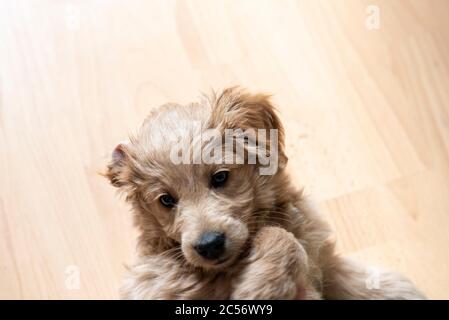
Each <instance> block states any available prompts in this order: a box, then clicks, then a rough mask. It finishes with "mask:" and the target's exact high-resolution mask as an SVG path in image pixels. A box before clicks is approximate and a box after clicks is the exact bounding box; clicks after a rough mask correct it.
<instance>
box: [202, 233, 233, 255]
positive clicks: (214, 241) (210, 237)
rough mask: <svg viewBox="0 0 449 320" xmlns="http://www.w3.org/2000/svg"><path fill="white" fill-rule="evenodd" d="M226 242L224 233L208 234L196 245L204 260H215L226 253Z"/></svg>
mask: <svg viewBox="0 0 449 320" xmlns="http://www.w3.org/2000/svg"><path fill="white" fill-rule="evenodd" d="M225 241H226V236H225V235H224V233H221V232H206V233H204V234H203V235H202V236H201V238H200V240H199V241H198V243H197V244H196V245H195V250H196V252H198V253H199V254H200V256H202V257H203V258H204V259H208V260H215V259H217V258H219V257H220V256H221V255H222V254H223V252H224V251H225Z"/></svg>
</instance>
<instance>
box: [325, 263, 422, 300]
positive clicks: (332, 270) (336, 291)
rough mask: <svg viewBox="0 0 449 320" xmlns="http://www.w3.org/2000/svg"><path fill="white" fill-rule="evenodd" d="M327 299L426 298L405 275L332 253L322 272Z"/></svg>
mask: <svg viewBox="0 0 449 320" xmlns="http://www.w3.org/2000/svg"><path fill="white" fill-rule="evenodd" d="M323 289H324V297H325V298H326V299H425V296H424V295H423V294H422V293H421V292H420V291H419V290H418V289H417V288H416V287H415V286H414V285H413V283H411V282H410V281H409V280H408V279H406V278H405V277H403V276H401V275H399V274H397V273H394V272H389V271H381V270H376V269H372V270H371V269H368V268H366V267H363V266H361V265H359V264H357V263H356V262H353V261H351V260H349V259H347V258H343V257H333V258H332V261H331V263H330V264H329V266H328V267H327V268H326V269H325V272H324V288H323Z"/></svg>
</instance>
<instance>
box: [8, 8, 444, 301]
mask: <svg viewBox="0 0 449 320" xmlns="http://www.w3.org/2000/svg"><path fill="white" fill-rule="evenodd" d="M371 3H374V4H375V7H372V6H370V4H371ZM378 14H379V15H378ZM377 18H379V19H377ZM232 84H241V85H243V86H246V87H248V88H250V89H251V90H255V91H266V92H271V93H273V94H274V100H275V102H276V103H277V105H278V106H279V109H280V111H281V113H282V118H283V120H284V122H285V126H286V128H287V140H288V149H289V150H288V151H289V152H288V153H289V158H290V163H289V170H290V171H291V172H292V175H293V176H294V177H295V180H296V181H297V183H298V185H304V186H305V187H306V192H307V193H308V194H310V195H311V197H312V198H314V199H315V200H316V201H317V203H318V206H319V207H320V208H321V209H322V211H323V212H324V213H325V215H326V216H327V217H328V219H329V221H330V223H331V224H332V226H333V227H334V229H335V230H336V234H337V237H338V239H339V250H340V251H341V252H343V253H345V254H349V255H351V256H354V257H356V258H358V259H360V260H362V261H365V262H367V263H370V264H374V265H379V266H384V267H389V268H393V269H396V270H398V271H401V272H403V273H404V274H406V275H407V276H409V277H410V278H411V279H413V280H414V281H415V282H416V283H417V284H418V285H419V286H420V287H421V288H422V289H423V290H424V291H425V292H426V294H427V295H428V296H429V297H431V298H446V299H447V298H449V250H448V245H449V1H446V0H428V1H422V0H416V1H408V0H388V1H379V0H376V1H352V0H344V1H330V0H329V1H316V0H313V1H312V0H308V1H287V0H285V1H284V0H282V1H274V0H273V1H206V0H204V1H193V2H185V1H128V2H126V5H125V2H123V1H118V0H117V1H45V0H41V1H7V0H0V150H1V152H0V181H1V183H0V298H19V299H22V298H32V299H42V298H43V299H54V298H95V299H96V298H117V296H118V295H117V288H118V287H119V285H120V281H121V277H122V275H123V273H124V270H125V268H124V264H125V263H127V262H131V261H132V257H133V250H134V244H133V241H134V238H135V233H134V231H133V229H132V224H131V221H130V214H129V212H128V208H127V206H126V205H125V204H124V201H123V199H121V198H120V197H119V196H117V195H116V194H115V190H114V189H113V188H112V187H110V186H109V185H108V184H107V182H106V180H105V179H104V178H102V177H101V176H100V175H98V172H100V171H101V170H102V169H103V167H104V164H105V163H106V160H107V158H108V156H109V154H110V151H111V150H112V148H113V147H114V146H115V144H116V143H117V142H118V141H120V140H123V139H124V138H126V136H127V134H128V133H130V132H132V131H133V130H135V129H136V128H137V127H138V126H139V124H140V123H141V121H142V120H143V118H144V116H145V115H146V114H147V113H148V111H149V110H150V109H151V108H153V107H155V106H158V105H159V104H161V103H164V102H167V101H178V102H189V101H191V100H195V99H196V98H197V97H198V96H199V91H200V90H203V91H207V90H209V89H210V88H223V87H225V86H227V85H232ZM78 280H79V286H78Z"/></svg>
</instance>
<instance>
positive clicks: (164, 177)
mask: <svg viewBox="0 0 449 320" xmlns="http://www.w3.org/2000/svg"><path fill="white" fill-rule="evenodd" d="M236 129H240V130H242V131H244V132H248V131H246V130H247V129H256V130H257V129H276V130H278V131H277V136H276V139H278V141H276V143H277V146H278V147H277V149H276V150H275V149H274V148H273V147H272V146H273V144H274V143H275V142H274V141H272V137H271V136H270V137H268V135H267V140H266V143H265V145H264V146H265V147H266V149H265V150H264V152H265V151H267V149H269V151H270V152H272V151H275V152H276V153H277V154H276V157H277V158H276V161H278V167H279V168H282V167H283V166H284V165H285V162H286V157H285V156H284V154H283V141H282V140H283V133H282V128H281V125H280V123H279V120H278V118H277V116H276V115H275V113H274V111H273V108H272V106H271V105H270V103H269V101H268V99H267V97H266V96H263V95H249V94H247V93H245V92H242V91H241V90H239V89H237V88H232V89H227V90H225V91H224V92H223V93H222V94H221V95H219V96H218V97H217V96H213V97H210V98H209V99H205V100H204V101H202V102H201V103H196V104H191V105H187V106H181V105H175V104H170V105H165V106H163V107H161V108H159V109H158V110H156V111H154V112H153V113H151V114H150V115H149V117H148V118H147V119H146V120H145V122H144V124H143V126H142V128H141V129H140V131H139V133H138V134H137V135H136V137H133V138H131V139H130V141H129V142H128V143H122V144H119V145H118V146H117V147H116V149H115V150H114V152H113V156H112V161H111V163H110V165H109V167H108V173H107V175H108V177H109V179H110V180H111V183H112V184H113V185H115V186H117V187H120V188H121V189H122V190H123V191H124V192H125V193H127V199H128V200H129V201H131V203H132V204H133V208H134V211H135V218H136V220H135V221H136V224H137V226H138V227H139V228H140V230H141V232H142V235H141V238H140V239H141V245H143V246H148V247H154V248H144V249H148V250H147V251H148V252H152V251H153V252H157V251H158V250H159V252H161V251H166V250H170V249H173V248H180V249H181V250H180V252H176V250H172V252H176V254H177V255H178V258H179V257H181V258H183V259H185V260H186V261H187V262H188V263H190V264H191V265H194V266H196V267H201V268H204V269H221V268H224V267H226V266H229V265H230V264H232V263H233V262H234V261H235V260H236V259H237V258H238V256H239V255H240V254H241V252H242V250H243V249H244V247H245V244H246V243H248V241H249V240H250V237H251V235H253V234H254V233H255V232H256V231H257V229H258V228H259V227H260V226H261V225H262V224H263V217H264V215H265V214H266V213H267V212H268V211H269V210H270V209H271V208H272V207H273V205H274V202H275V199H276V191H279V190H276V185H275V184H274V183H273V181H274V180H275V177H276V175H277V174H279V170H278V171H277V173H274V174H272V175H261V174H260V172H261V171H260V169H261V164H260V162H259V161H255V162H254V161H253V162H252V163H248V162H250V161H248V158H249V156H248V155H249V154H250V153H248V152H251V151H250V150H249V148H248V144H244V145H243V147H244V151H245V153H244V157H243V158H240V160H237V159H238V155H237V154H236V153H238V151H242V150H241V149H238V148H237V146H236V145H237V142H238V141H236V140H237V138H236V137H237V136H236V135H234V136H232V139H229V140H227V142H228V143H229V141H232V145H233V146H234V148H229V144H226V143H225V132H229V131H225V130H234V131H233V132H234V133H235V132H236V131H235V130H236ZM237 132H238V130H237ZM211 133H212V134H211ZM247 138H249V139H250V140H251V139H252V138H254V140H253V141H257V137H255V136H251V135H249V136H248V137H247ZM245 141H246V142H247V140H245ZM217 143H221V144H219V147H217ZM214 148H215V149H214ZM212 149H213V150H214V151H211V150H212ZM198 151H200V153H197V152H198ZM181 153H183V154H182V155H181ZM205 153H208V154H209V155H213V157H214V158H213V161H205V159H204V154H205ZM198 154H200V157H199V158H198ZM180 159H182V160H183V161H180ZM242 160H243V161H242ZM242 162H243V163H242Z"/></svg>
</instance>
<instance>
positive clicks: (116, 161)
mask: <svg viewBox="0 0 449 320" xmlns="http://www.w3.org/2000/svg"><path fill="white" fill-rule="evenodd" d="M130 160H131V151H130V147H129V142H128V141H124V142H121V143H119V144H118V145H117V146H116V147H115V148H114V151H112V155H111V161H110V162H109V164H108V167H107V171H106V174H105V175H106V177H107V178H108V179H109V181H110V182H111V184H112V185H113V186H114V187H122V186H124V185H126V184H127V183H128V181H129V176H130V168H129V162H130Z"/></svg>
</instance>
